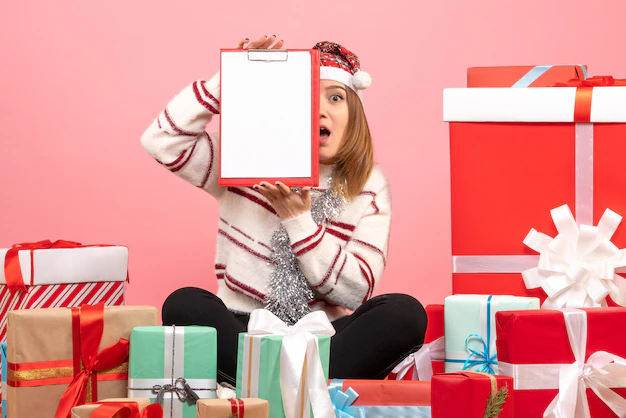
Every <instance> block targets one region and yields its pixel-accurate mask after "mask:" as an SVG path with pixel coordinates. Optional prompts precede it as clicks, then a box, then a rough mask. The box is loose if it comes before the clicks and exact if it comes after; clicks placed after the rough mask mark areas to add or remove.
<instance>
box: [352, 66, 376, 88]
mask: <svg viewBox="0 0 626 418" xmlns="http://www.w3.org/2000/svg"><path fill="white" fill-rule="evenodd" d="M352 85H353V86H354V88H355V89H357V90H365V89H366V88H368V87H369V86H371V85H372V77H371V76H370V75H369V74H368V73H366V72H365V71H361V70H359V71H357V72H356V73H354V75H353V76H352Z"/></svg>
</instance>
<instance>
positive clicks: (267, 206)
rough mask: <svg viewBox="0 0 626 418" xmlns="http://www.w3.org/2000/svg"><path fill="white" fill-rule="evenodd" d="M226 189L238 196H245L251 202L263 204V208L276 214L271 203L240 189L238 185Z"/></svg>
mask: <svg viewBox="0 0 626 418" xmlns="http://www.w3.org/2000/svg"><path fill="white" fill-rule="evenodd" d="M228 191H229V192H232V193H235V194H238V195H239V196H242V197H245V198H246V199H248V200H251V201H252V202H254V203H256V204H257V205H259V206H263V207H264V208H265V209H267V210H268V211H270V212H272V213H273V214H274V215H276V211H275V210H274V208H273V207H272V205H270V204H269V203H266V202H264V201H262V200H261V199H259V198H258V197H256V196H254V195H251V194H250V193H246V192H244V191H243V190H242V189H240V188H238V187H229V188H228Z"/></svg>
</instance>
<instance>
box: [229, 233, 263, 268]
mask: <svg viewBox="0 0 626 418" xmlns="http://www.w3.org/2000/svg"><path fill="white" fill-rule="evenodd" d="M217 233H218V234H220V235H222V236H224V237H225V238H226V239H228V240H229V241H230V242H232V243H233V244H235V245H236V246H237V247H239V248H241V249H242V250H245V251H247V252H249V253H250V254H252V255H253V256H255V257H258V258H260V259H261V260H263V261H267V262H268V263H271V262H272V259H271V258H269V257H266V256H264V255H263V254H260V253H257V252H256V251H254V250H253V249H252V248H250V247H248V246H247V245H245V244H244V243H242V242H239V241H237V240H236V239H235V238H233V237H232V236H230V235H228V233H227V232H226V231H224V230H223V229H219V230H218V231H217Z"/></svg>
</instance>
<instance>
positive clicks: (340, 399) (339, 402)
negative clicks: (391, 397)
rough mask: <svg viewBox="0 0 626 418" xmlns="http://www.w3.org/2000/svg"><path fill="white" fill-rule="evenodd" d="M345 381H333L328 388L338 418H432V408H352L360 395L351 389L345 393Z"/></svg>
mask: <svg viewBox="0 0 626 418" xmlns="http://www.w3.org/2000/svg"><path fill="white" fill-rule="evenodd" d="M342 389H343V379H333V380H331V381H330V384H329V386H328V392H329V393H330V399H331V400H332V403H333V410H334V411H335V417H337V418H381V417H394V418H431V416H432V415H431V409H430V406H392V405H390V406H351V405H352V403H353V402H354V401H355V400H356V398H358V397H359V394H358V393H357V392H356V391H355V390H354V389H352V388H351V387H349V388H348V389H346V391H345V392H343V391H342Z"/></svg>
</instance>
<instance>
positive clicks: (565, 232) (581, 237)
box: [522, 205, 626, 309]
mask: <svg viewBox="0 0 626 418" xmlns="http://www.w3.org/2000/svg"><path fill="white" fill-rule="evenodd" d="M550 214H551V215H552V220H553V221H554V224H555V225H556V229H557V231H558V232H559V233H558V235H557V236H556V237H555V238H554V239H552V237H550V236H548V235H546V234H543V233H541V232H537V231H536V230H535V229H531V230H530V232H529V233H528V235H527V236H526V238H525V239H524V244H526V245H527V246H528V247H530V248H532V249H533V250H535V251H537V252H538V253H539V254H540V255H539V265H538V266H537V267H535V268H532V269H529V270H525V271H523V272H522V277H523V278H524V283H525V284H526V287H527V288H528V289H535V288H537V287H541V288H542V289H543V290H544V291H545V292H546V294H547V295H548V298H547V299H546V301H545V302H544V303H543V305H542V307H543V308H553V309H559V308H564V307H567V308H592V307H601V306H606V297H607V295H610V296H611V299H613V301H614V302H615V303H617V304H619V305H621V306H626V280H625V279H624V278H622V277H621V276H619V275H617V274H615V273H616V271H622V272H623V271H626V269H624V267H626V250H624V249H618V248H617V247H616V246H615V245H614V244H613V243H612V242H611V237H612V236H613V234H614V233H615V230H616V229H617V226H618V225H619V223H620V222H621V220H622V217H621V216H620V215H618V214H617V213H615V212H613V211H612V210H610V209H607V210H606V211H605V212H604V214H603V215H602V218H601V219H600V222H598V226H591V225H581V226H580V228H579V227H578V226H577V225H576V221H575V220H574V216H572V212H571V211H570V209H569V207H568V206H567V205H563V206H559V207H558V208H556V209H552V210H551V211H550Z"/></svg>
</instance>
